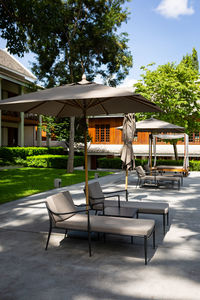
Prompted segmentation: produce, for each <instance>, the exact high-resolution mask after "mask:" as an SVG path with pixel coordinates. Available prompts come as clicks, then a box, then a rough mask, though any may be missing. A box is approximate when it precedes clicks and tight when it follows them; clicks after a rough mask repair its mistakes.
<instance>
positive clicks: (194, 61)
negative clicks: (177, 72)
mask: <svg viewBox="0 0 200 300" xmlns="http://www.w3.org/2000/svg"><path fill="white" fill-rule="evenodd" d="M181 63H183V64H184V65H186V66H187V67H191V68H193V69H195V70H197V71H199V61H198V54H197V51H196V49H195V48H193V49H192V54H186V56H183V59H182V61H181Z"/></svg>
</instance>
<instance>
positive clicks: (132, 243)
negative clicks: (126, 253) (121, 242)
mask: <svg viewBox="0 0 200 300" xmlns="http://www.w3.org/2000/svg"><path fill="white" fill-rule="evenodd" d="M131 244H133V237H132V236H131Z"/></svg>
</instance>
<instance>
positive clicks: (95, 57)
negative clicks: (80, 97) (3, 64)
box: [0, 0, 132, 87]
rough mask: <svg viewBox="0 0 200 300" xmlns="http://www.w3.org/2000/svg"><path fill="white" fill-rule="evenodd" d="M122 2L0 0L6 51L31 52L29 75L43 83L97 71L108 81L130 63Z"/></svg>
mask: <svg viewBox="0 0 200 300" xmlns="http://www.w3.org/2000/svg"><path fill="white" fill-rule="evenodd" d="M125 2H126V0H112V1H107V0H99V1H95V0H90V1H88V0H73V1H72V0H65V1H62V0H55V1H52V0H43V1H39V0H38V1H35V0H25V1H21V0H1V2H0V28H1V36H2V38H4V39H6V40H7V47H8V50H9V51H10V52H11V53H12V54H18V55H23V54H24V52H26V51H29V50H31V51H32V52H34V53H35V54H36V58H37V61H38V62H37V63H36V64H35V65H34V67H33V71H34V73H35V75H36V76H37V77H38V79H39V80H40V81H42V82H43V83H44V85H45V86H48V87H50V86H51V87H52V86H54V85H57V84H63V83H70V82H74V81H79V80H81V76H82V74H83V72H85V73H86V74H87V76H88V79H93V78H94V77H95V76H96V75H97V74H100V75H101V76H102V77H103V78H104V79H105V80H106V81H107V82H108V84H110V85H116V84H117V83H118V82H120V81H121V80H123V79H124V78H125V77H126V75H127V74H128V71H129V68H130V67H131V66H132V56H131V54H130V52H129V51H128V46H127V42H128V39H127V34H126V33H121V34H117V29H118V28H119V27H120V26H121V24H122V23H123V22H126V21H127V18H128V12H127V10H126V8H124V3H125Z"/></svg>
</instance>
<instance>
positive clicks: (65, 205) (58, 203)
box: [46, 191, 76, 222]
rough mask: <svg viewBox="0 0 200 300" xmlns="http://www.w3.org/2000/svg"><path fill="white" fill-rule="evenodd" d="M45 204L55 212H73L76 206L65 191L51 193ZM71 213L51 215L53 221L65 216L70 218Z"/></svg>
mask: <svg viewBox="0 0 200 300" xmlns="http://www.w3.org/2000/svg"><path fill="white" fill-rule="evenodd" d="M66 199H67V201H66ZM46 201H47V205H48V207H49V208H50V210H51V211H53V212H56V213H68V212H73V211H74V212H75V211H76V207H75V205H74V202H73V200H72V197H71V194H70V193H69V192H68V191H66V192H63V193H58V194H56V195H52V196H50V197H48V198H47V199H46ZM72 215H73V213H72V214H66V215H59V216H56V215H53V217H54V220H55V222H57V221H61V220H64V219H66V218H70V217H71V216H72Z"/></svg>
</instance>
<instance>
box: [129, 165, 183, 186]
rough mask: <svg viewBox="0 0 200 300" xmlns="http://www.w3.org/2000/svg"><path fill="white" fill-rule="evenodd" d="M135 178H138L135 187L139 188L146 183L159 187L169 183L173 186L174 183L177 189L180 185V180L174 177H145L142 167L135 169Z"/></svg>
mask: <svg viewBox="0 0 200 300" xmlns="http://www.w3.org/2000/svg"><path fill="white" fill-rule="evenodd" d="M135 170H136V173H137V176H138V181H137V184H136V186H137V185H139V186H140V187H141V186H143V185H145V184H146V183H151V184H154V185H155V186H157V187H158V186H159V185H160V184H161V183H166V182H170V183H171V184H172V185H173V186H174V183H177V186H178V189H180V185H181V178H180V177H176V176H164V175H163V176H162V175H160V176H159V175H158V176H157V175H156V174H154V175H146V173H145V171H144V169H143V168H142V166H138V167H136V168H135Z"/></svg>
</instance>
